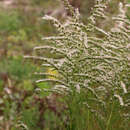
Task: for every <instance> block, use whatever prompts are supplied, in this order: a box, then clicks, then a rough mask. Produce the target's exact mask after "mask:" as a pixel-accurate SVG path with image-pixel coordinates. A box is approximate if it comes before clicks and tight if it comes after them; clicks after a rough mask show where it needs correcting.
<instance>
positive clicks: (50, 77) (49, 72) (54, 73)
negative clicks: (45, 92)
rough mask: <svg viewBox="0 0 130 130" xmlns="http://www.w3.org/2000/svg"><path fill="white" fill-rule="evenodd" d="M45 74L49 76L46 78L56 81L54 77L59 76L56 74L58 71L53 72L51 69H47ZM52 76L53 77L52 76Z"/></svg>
mask: <svg viewBox="0 0 130 130" xmlns="http://www.w3.org/2000/svg"><path fill="white" fill-rule="evenodd" d="M47 73H48V74H50V75H49V76H48V78H49V79H56V77H55V76H58V75H59V74H58V71H57V70H54V69H53V68H48V70H47ZM51 75H52V76H51ZM53 75H54V76H53Z"/></svg>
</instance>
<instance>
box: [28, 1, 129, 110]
mask: <svg viewBox="0 0 130 130" xmlns="http://www.w3.org/2000/svg"><path fill="white" fill-rule="evenodd" d="M62 2H63V4H64V6H65V8H66V9H67V11H68V12H69V13H70V14H71V16H72V17H69V18H68V19H67V20H66V21H65V22H64V23H60V22H59V21H58V20H57V19H55V18H53V17H51V16H45V17H43V19H44V20H50V21H52V23H53V25H54V26H55V27H56V28H57V30H58V31H59V34H57V36H52V37H44V38H43V40H47V41H50V43H51V45H49V46H40V47H35V48H34V50H35V51H38V50H39V49H40V50H42V49H46V50H48V51H50V53H52V54H54V55H56V54H59V53H60V54H61V57H62V58H60V57H57V58H56V59H55V58H45V57H42V56H41V57H39V56H28V57H26V58H34V59H36V60H42V61H43V62H44V64H43V66H45V67H51V68H53V69H54V70H56V71H57V72H58V75H56V76H54V77H55V78H51V79H41V80H38V81H37V82H55V84H56V86H55V87H54V88H52V91H55V92H56V91H57V92H60V93H62V92H63V93H64V92H65V93H66V92H68V93H70V92H73V91H75V92H78V93H79V94H80V93H81V92H82V90H85V92H86V95H88V100H90V99H89V94H90V93H91V94H92V97H93V100H94V101H96V102H97V104H100V103H101V104H104V101H105V100H106V98H110V99H111V98H112V97H117V98H118V100H119V103H120V105H121V106H124V104H125V101H123V98H122V97H121V96H122V93H127V89H126V86H127V85H128V84H129V82H130V81H129V73H130V64H129V58H128V55H129V52H130V49H129V48H128V45H129V41H130V37H129V32H130V26H129V25H130V22H129V20H128V19H127V18H126V17H125V13H124V12H123V10H122V3H120V13H121V15H118V16H116V17H114V18H113V20H114V21H118V22H119V21H120V25H119V26H120V27H119V28H120V29H116V28H115V27H113V28H112V29H111V30H110V31H108V32H107V31H105V30H103V29H101V28H100V27H97V26H96V21H97V19H98V18H103V19H105V18H106V17H107V16H106V15H105V13H104V9H105V8H106V2H105V1H104V0H97V4H96V5H95V6H94V9H93V12H92V15H91V16H90V17H89V18H88V19H89V20H88V21H89V22H88V23H87V25H85V24H84V23H83V22H81V20H80V14H79V11H78V10H77V9H74V8H73V7H72V6H71V5H70V4H69V2H68V0H62ZM97 34H100V35H101V36H102V37H101V38H100V36H99V35H97ZM45 62H46V63H47V64H45ZM124 72H125V73H124ZM41 74H42V73H41ZM43 75H47V74H43ZM48 75H50V74H48ZM51 76H53V75H51ZM119 86H121V87H122V90H123V91H121V90H120V87H119ZM101 88H103V89H101ZM115 90H116V91H115ZM88 93H89V94H88ZM104 93H105V94H104ZM117 93H118V94H117ZM106 95H110V96H106ZM111 96H112V97H111ZM86 100H87V99H86ZM88 105H91V104H88ZM92 109H96V107H93V108H92Z"/></svg>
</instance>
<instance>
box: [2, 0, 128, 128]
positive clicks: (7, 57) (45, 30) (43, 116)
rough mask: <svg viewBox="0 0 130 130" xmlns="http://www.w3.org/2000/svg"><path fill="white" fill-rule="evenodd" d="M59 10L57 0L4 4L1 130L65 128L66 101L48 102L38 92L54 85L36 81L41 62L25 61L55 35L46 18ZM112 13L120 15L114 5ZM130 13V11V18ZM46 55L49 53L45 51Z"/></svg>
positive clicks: (87, 7) (84, 13) (84, 12)
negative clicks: (61, 118) (63, 108)
mask: <svg viewBox="0 0 130 130" xmlns="http://www.w3.org/2000/svg"><path fill="white" fill-rule="evenodd" d="M90 1H91V0H87V1H86V0H83V2H84V4H83V6H82V7H81V14H82V16H83V20H84V21H86V18H87V16H89V14H90V5H89V3H90ZM128 2H129V3H130V0H128ZM59 7H60V4H59V2H58V1H54V0H28V1H27V2H22V0H18V1H16V3H15V4H14V5H13V6H11V5H10V6H8V7H3V5H2V4H1V5H0V130H20V129H23V128H25V129H26V127H27V128H28V129H29V130H43V129H44V130H54V129H56V130H57V129H58V126H57V125H56V124H58V125H61V126H62V125H63V122H64V121H63V122H61V121H60V118H59V117H58V114H61V113H62V111H61V109H62V107H63V106H61V102H63V101H61V99H60V101H56V97H57V95H53V96H52V97H51V98H52V99H50V100H48V98H47V97H46V96H47V95H48V94H49V93H45V92H41V91H38V88H41V89H42V88H43V87H44V88H45V87H46V88H48V87H51V84H49V83H42V84H38V85H36V84H35V82H34V81H35V80H36V79H37V78H38V77H36V76H34V75H33V73H34V72H35V71H39V70H40V68H39V65H38V64H39V63H36V62H35V61H25V59H24V58H23V56H24V55H31V54H32V48H33V47H34V46H36V45H41V44H46V43H43V41H42V40H41V38H42V37H43V36H48V35H51V34H54V33H55V29H53V28H52V26H51V24H50V23H47V22H45V21H43V20H42V17H43V16H44V14H46V13H48V14H49V13H53V12H54V11H55V10H57V9H58V8H59ZM111 11H112V13H113V12H115V13H116V8H114V4H112V5H111ZM129 14H130V9H128V13H127V15H128V17H130V15H129ZM57 17H58V16H57ZM59 17H60V16H59ZM45 55H49V54H48V53H47V52H45ZM42 69H43V70H44V68H42ZM44 71H48V70H44ZM36 88H37V89H36ZM55 109H56V110H55ZM57 109H58V110H57ZM58 111H59V112H58ZM57 122H58V123H57ZM50 124H51V125H50ZM19 126H20V127H19ZM90 130H91V129H90ZM97 130H98V128H97Z"/></svg>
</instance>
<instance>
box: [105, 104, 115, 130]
mask: <svg viewBox="0 0 130 130" xmlns="http://www.w3.org/2000/svg"><path fill="white" fill-rule="evenodd" d="M113 109H114V102H113V104H112V110H111V113H110V116H109V119H108V121H107V126H106V130H109V126H110V122H111V118H112V114H113Z"/></svg>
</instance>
